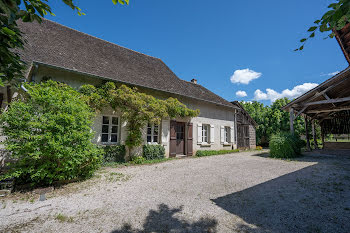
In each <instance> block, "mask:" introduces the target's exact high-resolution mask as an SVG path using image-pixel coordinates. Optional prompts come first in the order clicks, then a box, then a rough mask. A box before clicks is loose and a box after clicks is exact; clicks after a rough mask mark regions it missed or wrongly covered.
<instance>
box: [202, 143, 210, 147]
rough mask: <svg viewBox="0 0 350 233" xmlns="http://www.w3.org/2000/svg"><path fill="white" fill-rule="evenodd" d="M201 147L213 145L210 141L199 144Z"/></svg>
mask: <svg viewBox="0 0 350 233" xmlns="http://www.w3.org/2000/svg"><path fill="white" fill-rule="evenodd" d="M199 145H200V146H201V147H211V144H209V143H201V144H199Z"/></svg>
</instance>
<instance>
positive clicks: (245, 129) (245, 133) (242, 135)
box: [237, 124, 250, 149]
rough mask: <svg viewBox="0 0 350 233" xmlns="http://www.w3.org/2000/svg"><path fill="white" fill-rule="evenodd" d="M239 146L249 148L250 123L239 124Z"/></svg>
mask: <svg viewBox="0 0 350 233" xmlns="http://www.w3.org/2000/svg"><path fill="white" fill-rule="evenodd" d="M237 147H238V148H239V149H249V148H250V145H249V125H242V124H238V125H237Z"/></svg>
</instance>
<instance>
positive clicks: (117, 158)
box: [103, 145, 126, 163]
mask: <svg viewBox="0 0 350 233" xmlns="http://www.w3.org/2000/svg"><path fill="white" fill-rule="evenodd" d="M103 150H104V153H103V154H104V156H103V161H104V162H105V163H110V162H117V163H124V162H125V154H126V150H125V145H111V146H104V147H103Z"/></svg>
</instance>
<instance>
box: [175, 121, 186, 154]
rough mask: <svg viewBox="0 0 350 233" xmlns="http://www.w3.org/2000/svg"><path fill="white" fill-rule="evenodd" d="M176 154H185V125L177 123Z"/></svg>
mask: <svg viewBox="0 0 350 233" xmlns="http://www.w3.org/2000/svg"><path fill="white" fill-rule="evenodd" d="M175 131H176V154H178V155H184V154H185V123H184V122H176V127H175Z"/></svg>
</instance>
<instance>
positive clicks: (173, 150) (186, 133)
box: [169, 120, 193, 157]
mask: <svg viewBox="0 0 350 233" xmlns="http://www.w3.org/2000/svg"><path fill="white" fill-rule="evenodd" d="M176 123H183V124H184V153H183V154H184V155H186V156H191V155H193V124H192V123H191V122H189V121H185V120H183V121H182V120H178V121H177V120H170V143H169V145H170V146H169V156H170V157H176V155H178V154H177V153H176ZM189 127H191V128H192V134H191V135H192V138H189V131H188V129H189ZM189 140H190V141H191V143H192V147H191V148H192V152H191V153H189V151H188V149H189V148H188V145H187V143H189Z"/></svg>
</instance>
